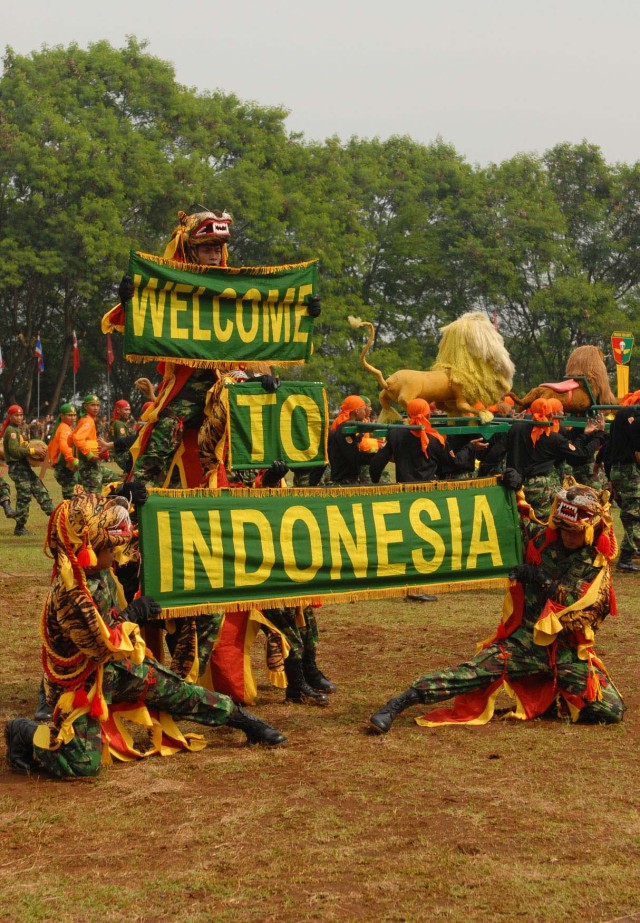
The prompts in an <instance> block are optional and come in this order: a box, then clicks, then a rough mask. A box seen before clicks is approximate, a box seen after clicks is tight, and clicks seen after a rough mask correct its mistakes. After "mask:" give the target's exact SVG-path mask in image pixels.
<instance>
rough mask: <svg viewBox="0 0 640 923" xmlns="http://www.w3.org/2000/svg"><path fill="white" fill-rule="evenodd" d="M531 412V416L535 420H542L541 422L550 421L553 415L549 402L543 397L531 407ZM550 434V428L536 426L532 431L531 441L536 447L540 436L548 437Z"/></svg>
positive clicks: (537, 399)
mask: <svg viewBox="0 0 640 923" xmlns="http://www.w3.org/2000/svg"><path fill="white" fill-rule="evenodd" d="M529 410H530V411H531V416H532V417H533V419H534V420H540V422H542V421H543V420H547V421H548V419H549V417H550V416H551V413H552V411H551V406H550V403H549V401H547V400H545V398H543V397H538V398H536V400H535V401H534V402H533V403H532V404H531V406H530V407H529ZM550 432H551V427H550V426H534V427H533V428H532V430H531V441H532V442H533V444H534V445H535V444H536V442H537V441H538V439H539V438H540V436H542V435H543V434H544V435H545V436H548V435H549V433H550Z"/></svg>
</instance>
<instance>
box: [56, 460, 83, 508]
mask: <svg viewBox="0 0 640 923" xmlns="http://www.w3.org/2000/svg"><path fill="white" fill-rule="evenodd" d="M53 476H54V478H55V479H56V481H57V482H58V484H59V485H60V488H61V490H62V499H63V500H71V498H72V496H73V488H74V487H75V486H76V484H77V483H78V469H77V468H67V465H66V462H64V461H62V462H58V463H57V464H56V465H55V467H54V469H53Z"/></svg>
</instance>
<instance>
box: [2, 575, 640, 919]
mask: <svg viewBox="0 0 640 923" xmlns="http://www.w3.org/2000/svg"><path fill="white" fill-rule="evenodd" d="M45 583H46V579H45V580H43V578H42V577H29V576H23V577H21V578H16V577H14V576H12V575H10V574H7V573H3V574H0V604H1V613H0V624H1V628H2V635H3V640H4V651H5V652H4V656H3V658H2V661H1V662H0V693H1V699H0V701H1V708H2V715H1V718H2V720H3V721H4V720H5V719H6V718H7V717H13V716H17V715H30V714H31V713H32V712H33V708H34V705H35V696H36V689H37V684H38V680H39V670H38V653H39V647H38V644H39V642H38V637H37V624H38V617H39V612H40V607H41V604H42V600H43V598H44V594H45V590H46V587H45ZM638 586H639V584H638V582H637V578H635V577H633V576H623V577H621V578H620V579H619V580H618V598H619V601H620V608H621V611H622V613H623V615H622V616H621V617H620V618H619V619H612V618H610V619H608V620H607V622H606V623H605V625H604V627H603V629H602V630H601V632H600V636H599V646H598V649H599V652H600V654H601V656H602V657H603V658H604V659H605V662H606V663H607V665H608V667H609V669H610V671H611V674H612V676H613V677H614V679H615V681H616V683H617V685H618V686H619V688H620V690H621V692H622V694H623V696H624V698H625V701H626V703H627V705H628V712H627V714H626V716H625V720H624V722H623V723H622V724H621V725H619V726H615V727H581V726H570V725H568V724H566V723H563V722H561V721H534V722H530V723H526V724H522V723H519V722H512V721H505V720H494V721H493V722H491V724H490V725H488V726H486V727H479V728H459V727H458V728H442V729H438V730H428V729H424V728H420V727H418V726H417V725H416V724H415V723H414V721H413V720H412V718H413V717H415V716H416V715H418V714H420V709H412V710H411V712H410V713H407V714H405V715H403V716H402V717H400V718H399V719H398V720H397V722H396V724H395V725H394V727H393V729H392V731H391V732H390V734H388V735H387V736H385V737H376V736H371V735H370V734H369V733H368V731H367V718H368V716H369V715H370V714H371V713H372V711H374V710H375V709H376V708H377V707H378V706H379V705H381V704H382V703H383V702H384V701H386V699H387V698H389V696H390V695H392V694H394V693H396V692H398V691H400V690H401V689H404V688H405V687H406V686H407V685H408V684H409V683H410V682H411V681H412V680H413V679H414V678H415V677H416V676H418V675H420V674H422V673H424V672H425V671H426V670H428V669H433V668H437V667H440V666H444V665H448V664H452V663H456V662H458V661H459V660H461V659H464V658H466V657H467V656H468V655H469V654H471V653H473V650H474V646H475V642H476V641H477V640H478V639H480V638H483V637H485V636H486V635H487V634H488V633H489V632H490V631H491V629H492V628H493V627H494V626H495V624H496V622H497V620H498V617H499V612H500V606H501V595H500V593H498V592H477V593H464V594H458V595H451V596H441V597H440V599H439V600H438V601H437V602H435V603H406V602H402V601H385V602H384V603H369V602H362V603H357V604H351V605H343V606H325V607H323V608H322V609H320V610H319V624H320V628H321V644H320V648H319V658H318V659H319V662H320V665H321V666H322V667H323V668H324V669H325V670H326V672H327V674H328V675H330V676H331V678H332V679H333V680H335V681H336V682H337V683H338V685H339V692H338V694H337V695H336V696H334V697H332V701H331V705H330V707H328V708H323V709H321V708H317V707H313V706H289V705H285V704H284V701H283V700H284V693H283V692H282V691H280V690H276V689H273V688H272V687H270V686H268V685H267V684H266V681H265V671H264V667H263V664H262V656H261V651H260V650H259V646H258V645H256V649H255V658H254V659H255V669H256V675H257V677H258V680H259V701H258V703H257V705H256V706H255V708H254V710H255V711H256V713H258V714H259V715H260V716H262V717H264V718H265V719H266V720H267V721H269V722H270V723H272V724H273V725H274V726H276V727H278V728H280V729H281V730H282V731H283V732H284V733H285V734H286V735H287V738H288V745H287V746H286V747H285V748H281V749H277V750H273V751H269V750H264V749H261V748H255V747H254V748H250V747H247V746H245V744H244V743H243V739H244V738H243V735H242V734H240V733H239V732H234V731H230V730H227V729H224V728H223V729H220V730H215V731H214V730H208V729H205V730H204V734H205V736H206V738H207V741H208V746H207V748H206V749H205V750H204V751H202V752H201V753H197V754H186V753H185V754H180V755H178V756H175V757H172V758H168V759H158V758H153V759H149V760H145V761H143V762H141V763H136V764H122V765H117V766H114V767H113V768H109V769H107V770H105V771H104V772H103V773H102V775H101V776H100V777H99V778H98V779H97V780H94V781H85V782H71V783H59V782H54V781H51V780H48V779H46V778H45V777H39V778H24V777H21V776H17V775H15V774H13V773H10V772H9V771H8V770H7V769H6V768H5V767H4V765H3V766H2V768H0V831H1V833H2V836H1V837H0V884H1V885H2V890H3V893H4V895H5V900H4V903H3V907H2V909H0V920H2V921H21V923H22V921H30V920H34V921H36V920H39V921H40V920H47V921H48V920H57V921H63V923H75V921H81V920H82V921H86V920H90V919H104V920H106V921H121V920H122V921H124V920H127V921H135V920H145V921H146V920H154V921H156V920H157V921H164V920H174V919H180V920H181V921H187V923H188V921H197V923H199V921H211V920H265V921H266V920H286V921H289V920H291V921H297V920H331V921H332V920H340V921H343V920H371V919H380V920H392V921H403V920H406V921H413V920H431V919H443V920H444V919H446V920H460V921H468V920H483V921H484V920H505V921H510V920H513V919H515V918H518V919H522V920H536V921H538V920H549V921H551V920H554V921H559V920H566V921H605V920H613V919H616V918H618V919H620V918H624V919H629V920H631V919H634V914H635V918H636V919H640V896H639V894H640V890H639V888H638V884H639V882H638V877H639V873H638V869H640V862H639V861H638V860H639V858H640V856H639V850H640V812H639V810H638V808H639V805H640V795H639V794H638V793H639V792H640V769H639V765H640V761H639V760H638V742H639V741H638V737H639V727H640V723H639V719H638V715H639V714H640V693H639V691H638V683H637V676H638V659H637V658H638V653H637V652H638V642H639V641H640V625H639V620H638V616H639V615H640V605H639V604H638V589H637V588H638ZM501 704H504V705H506V704H507V703H506V700H505V702H504V703H501ZM183 727H186V728H188V729H189V730H194V731H202V729H201V728H197V727H196V726H195V725H192V726H189V725H186V726H185V725H183Z"/></svg>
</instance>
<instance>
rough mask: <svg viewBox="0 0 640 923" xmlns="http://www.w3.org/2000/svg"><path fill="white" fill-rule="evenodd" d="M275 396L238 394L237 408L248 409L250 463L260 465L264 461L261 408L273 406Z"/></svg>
mask: <svg viewBox="0 0 640 923" xmlns="http://www.w3.org/2000/svg"><path fill="white" fill-rule="evenodd" d="M276 401H277V397H276V395H275V394H266V393H265V394H241V393H240V394H238V396H237V397H236V403H237V404H238V407H248V408H249V426H250V427H251V461H252V462H255V463H256V464H258V465H259V464H262V462H264V460H265V451H264V430H265V427H264V416H263V412H262V410H263V407H266V406H267V405H269V404H275V403H276Z"/></svg>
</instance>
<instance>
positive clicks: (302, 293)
mask: <svg viewBox="0 0 640 923" xmlns="http://www.w3.org/2000/svg"><path fill="white" fill-rule="evenodd" d="M312 291H313V286H312V285H309V284H307V285H301V286H300V290H299V291H298V303H297V304H296V307H295V315H294V316H295V329H294V331H293V342H294V343H306V342H307V340H308V339H309V332H308V331H307V332H303V331H302V330H300V322H301V321H302V318H303V317H306V316H307V309H306V307H305V304H304V299H305V298H306V297H307V295H310V294H311V292H312Z"/></svg>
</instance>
